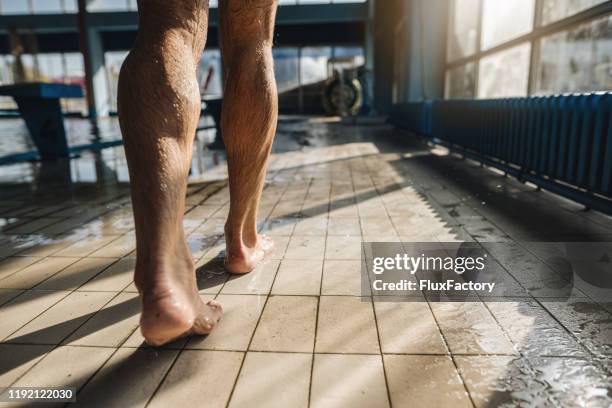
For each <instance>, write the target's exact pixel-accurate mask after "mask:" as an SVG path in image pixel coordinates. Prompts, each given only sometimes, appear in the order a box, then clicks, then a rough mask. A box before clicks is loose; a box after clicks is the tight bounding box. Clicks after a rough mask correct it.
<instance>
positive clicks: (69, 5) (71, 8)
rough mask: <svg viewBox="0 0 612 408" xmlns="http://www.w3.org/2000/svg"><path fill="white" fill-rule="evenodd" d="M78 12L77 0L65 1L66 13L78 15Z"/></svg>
mask: <svg viewBox="0 0 612 408" xmlns="http://www.w3.org/2000/svg"><path fill="white" fill-rule="evenodd" d="M77 11H78V6H77V0H64V12H66V13H76V12H77Z"/></svg>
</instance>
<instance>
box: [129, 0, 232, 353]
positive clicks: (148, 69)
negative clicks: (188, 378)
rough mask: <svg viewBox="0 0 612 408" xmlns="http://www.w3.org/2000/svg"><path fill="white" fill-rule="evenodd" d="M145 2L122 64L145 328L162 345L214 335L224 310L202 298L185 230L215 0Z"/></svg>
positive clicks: (148, 337)
mask: <svg viewBox="0 0 612 408" xmlns="http://www.w3.org/2000/svg"><path fill="white" fill-rule="evenodd" d="M138 3H139V4H138V6H139V10H140V27H139V31H138V38H137V40H136V44H135V46H134V49H133V50H132V51H131V52H130V54H129V56H128V57H127V59H126V61H125V63H124V64H123V67H122V69H121V75H120V77H119V95H118V105H119V120H120V124H121V131H122V134H123V138H124V142H125V152H126V156H127V161H128V166H129V170H130V180H131V192H132V205H133V209H134V219H135V224H136V241H137V260H136V270H135V276H134V282H135V284H136V286H137V287H138V291H139V292H140V295H141V299H142V304H143V310H142V315H141V319H140V323H141V325H140V327H141V330H142V333H143V335H144V337H145V339H146V340H147V342H149V343H150V344H153V345H160V344H163V343H167V342H169V341H171V340H173V339H175V338H177V337H180V336H183V335H186V334H190V333H208V332H210V331H211V330H212V329H213V328H214V326H215V324H216V323H217V321H218V320H219V319H220V317H221V313H222V310H221V307H220V306H219V305H218V304H217V303H215V302H213V301H211V302H208V303H207V304H204V303H203V302H202V300H201V299H200V297H199V295H198V290H197V285H196V279H195V270H194V262H193V259H192V257H191V253H190V251H189V248H188V246H187V243H186V240H185V235H184V231H183V213H184V208H185V191H186V180H187V175H188V171H189V166H190V163H191V154H192V144H193V137H194V134H195V128H196V126H197V122H198V118H199V115H200V93H199V89H198V85H197V81H196V67H197V62H198V61H199V58H200V54H201V52H202V49H203V47H204V43H205V41H206V28H207V20H208V1H207V0H140V1H139V2H138Z"/></svg>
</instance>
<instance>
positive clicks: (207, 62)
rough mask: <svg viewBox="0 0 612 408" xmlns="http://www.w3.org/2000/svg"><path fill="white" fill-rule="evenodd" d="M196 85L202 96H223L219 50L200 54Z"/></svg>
mask: <svg viewBox="0 0 612 408" xmlns="http://www.w3.org/2000/svg"><path fill="white" fill-rule="evenodd" d="M198 83H199V84H200V92H201V94H202V96H204V95H214V96H221V95H222V94H223V84H222V81H221V52H220V51H219V50H214V49H213V50H205V51H204V53H203V54H202V57H201V58H200V65H199V66H198Z"/></svg>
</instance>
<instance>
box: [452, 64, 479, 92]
mask: <svg viewBox="0 0 612 408" xmlns="http://www.w3.org/2000/svg"><path fill="white" fill-rule="evenodd" d="M474 96H476V64H475V63H473V62H471V63H469V64H466V65H462V66H460V67H456V68H453V69H450V70H448V72H447V73H446V97H447V98H473V97H474Z"/></svg>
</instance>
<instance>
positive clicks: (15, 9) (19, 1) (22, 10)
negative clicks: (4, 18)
mask: <svg viewBox="0 0 612 408" xmlns="http://www.w3.org/2000/svg"><path fill="white" fill-rule="evenodd" d="M0 7H2V14H30V5H29V3H28V2H27V1H24V0H2V1H0Z"/></svg>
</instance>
